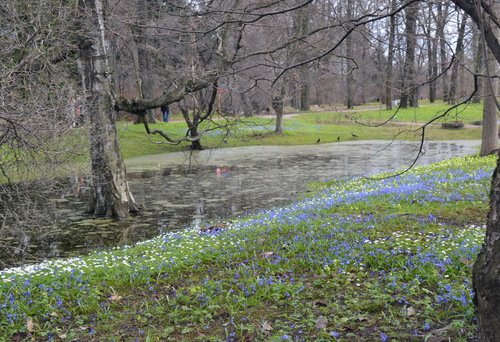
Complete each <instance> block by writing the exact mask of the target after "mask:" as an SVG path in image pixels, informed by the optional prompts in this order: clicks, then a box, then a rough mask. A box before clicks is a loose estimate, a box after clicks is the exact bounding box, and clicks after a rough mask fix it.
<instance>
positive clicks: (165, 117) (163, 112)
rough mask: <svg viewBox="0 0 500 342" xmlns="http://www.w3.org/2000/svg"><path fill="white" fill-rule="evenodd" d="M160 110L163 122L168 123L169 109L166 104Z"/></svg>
mask: <svg viewBox="0 0 500 342" xmlns="http://www.w3.org/2000/svg"><path fill="white" fill-rule="evenodd" d="M160 109H161V115H162V117H163V122H168V119H169V117H170V108H169V107H168V104H166V105H163V106H161V107H160Z"/></svg>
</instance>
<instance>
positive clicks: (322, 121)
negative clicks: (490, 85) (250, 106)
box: [119, 104, 482, 158]
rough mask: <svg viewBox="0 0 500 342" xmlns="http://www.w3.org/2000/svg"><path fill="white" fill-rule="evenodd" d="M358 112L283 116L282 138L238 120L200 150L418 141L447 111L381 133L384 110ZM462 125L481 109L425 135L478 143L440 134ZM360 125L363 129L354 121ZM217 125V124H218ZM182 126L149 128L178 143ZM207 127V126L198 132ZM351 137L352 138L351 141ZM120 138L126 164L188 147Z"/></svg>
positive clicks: (136, 135) (477, 134) (400, 116)
mask: <svg viewBox="0 0 500 342" xmlns="http://www.w3.org/2000/svg"><path fill="white" fill-rule="evenodd" d="M367 108H371V107H366V108H363V107H360V108H359V110H357V111H349V112H347V111H343V112H308V113H301V114H294V115H288V116H287V115H285V120H284V123H283V129H284V133H283V134H281V135H276V134H274V127H275V121H274V119H273V118H265V117H251V118H241V119H239V120H238V122H230V124H231V126H230V128H229V129H228V130H216V131H210V132H208V133H207V134H206V135H203V137H202V144H203V145H204V146H205V147H207V148H223V147H236V146H250V145H309V144H315V143H316V142H317V141H318V139H319V140H320V143H332V142H338V141H340V142H343V141H351V140H392V139H394V138H396V139H400V140H420V139H421V133H422V132H421V130H419V128H420V127H421V126H422V123H424V122H426V121H428V120H430V119H431V118H434V117H436V116H438V115H440V114H441V113H442V112H443V111H445V110H446V109H447V108H449V107H448V106H447V105H444V104H443V105H424V106H422V107H420V108H411V109H404V110H400V111H399V112H398V113H397V115H396V119H395V120H394V121H391V122H390V123H388V124H385V125H383V126H380V127H371V126H374V125H377V124H378V123H380V122H382V121H384V120H387V119H388V118H389V117H390V116H391V115H392V114H393V112H392V111H386V110H385V109H377V110H373V109H372V110H367ZM455 114H457V115H459V119H460V120H463V121H464V122H466V123H470V122H473V121H478V120H481V115H482V113H481V107H480V105H469V106H467V107H463V108H460V109H459V110H456V111H454V112H453V113H452V114H450V116H448V117H447V118H446V120H440V121H438V122H437V124H435V125H431V126H429V127H428V128H427V130H426V139H429V140H459V139H480V138H481V127H479V126H477V127H467V128H465V129H459V130H449V129H442V128H441V126H440V123H442V122H445V121H453V120H454V115H455ZM354 118H355V119H356V120H359V121H360V122H362V123H363V124H364V125H362V124H358V123H356V122H355V121H354ZM217 122H218V123H221V121H220V120H219V121H217ZM185 127H186V125H185V123H184V122H183V121H181V118H176V120H175V121H172V122H169V123H157V124H153V125H151V128H152V129H161V130H164V131H165V132H166V133H168V134H169V135H170V136H172V137H173V138H177V139H179V138H182V137H183V136H184V135H185V133H186V128H185ZM207 127H210V124H208V125H205V126H203V127H202V128H207ZM353 133H354V135H355V136H353ZM119 137H120V144H121V147H122V151H123V154H124V156H125V158H130V157H137V156H141V155H146V154H156V153H168V152H175V151H180V150H185V149H186V148H187V146H188V145H187V144H186V143H183V144H180V145H169V144H165V140H163V139H162V138H161V137H160V136H155V135H147V134H146V132H145V131H144V127H143V126H142V125H133V124H131V123H121V124H120V125H119Z"/></svg>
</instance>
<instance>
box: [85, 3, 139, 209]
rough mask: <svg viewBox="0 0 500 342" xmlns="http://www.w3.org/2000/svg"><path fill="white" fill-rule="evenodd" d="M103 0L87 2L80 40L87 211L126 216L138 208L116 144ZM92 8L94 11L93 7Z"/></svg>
mask: <svg viewBox="0 0 500 342" xmlns="http://www.w3.org/2000/svg"><path fill="white" fill-rule="evenodd" d="M104 5H105V0H90V1H87V2H86V6H87V7H86V8H83V10H86V12H87V14H89V13H90V12H91V13H92V14H89V16H90V18H91V19H89V21H88V22H87V25H86V26H87V27H86V28H87V31H88V32H87V37H88V38H85V39H84V41H83V42H82V43H81V44H80V48H81V49H80V51H81V55H82V60H83V62H84V69H85V74H86V77H85V79H86V80H87V81H88V82H89V85H88V90H89V92H90V93H91V97H92V100H93V101H92V103H90V104H89V105H90V109H89V111H88V114H89V116H90V139H91V149H90V157H91V172H92V179H91V186H92V191H91V201H90V211H91V212H93V213H94V214H95V215H99V216H104V215H105V216H115V217H126V216H128V214H129V212H135V211H138V210H139V205H138V204H137V203H136V202H135V200H134V197H133V196H132V193H131V192H130V189H129V186H128V182H127V178H126V170H125V165H124V163H123V160H122V157H121V154H120V148H119V145H118V134H117V131H116V112H115V111H114V109H113V96H112V93H111V91H112V90H111V79H110V75H112V73H111V72H110V70H111V69H110V68H109V64H108V59H107V42H106V41H105V32H104V27H105V25H104V11H103V8H104ZM94 10H95V11H94Z"/></svg>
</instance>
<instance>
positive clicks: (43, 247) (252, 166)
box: [0, 141, 480, 268]
mask: <svg viewBox="0 0 500 342" xmlns="http://www.w3.org/2000/svg"><path fill="white" fill-rule="evenodd" d="M479 144H480V143H479V142H478V141H448V142H429V143H426V144H425V146H424V155H423V156H422V157H421V158H420V159H419V160H418V163H417V164H426V163H431V162H436V161H439V160H443V159H448V158H451V157H454V156H463V155H468V154H474V153H476V152H477V149H478V147H479ZM417 151H418V144H417V143H409V142H394V143H392V144H388V143H387V142H380V141H360V142H348V143H347V142H346V143H334V144H324V145H314V146H287V147H267V146H266V147H263V146H259V147H242V148H228V149H219V150H206V151H194V152H179V153H172V154H165V155H155V156H146V157H140V158H134V159H129V160H127V161H126V164H127V170H128V173H129V181H130V186H131V189H132V192H133V194H134V196H135V197H136V199H137V200H138V201H139V202H141V203H143V204H144V205H145V208H146V210H145V211H144V212H142V213H140V214H139V215H136V216H133V217H130V218H128V219H126V220H122V221H114V220H109V219H93V218H92V217H89V216H85V215H84V214H83V211H84V209H85V205H86V204H85V203H86V194H87V192H88V184H87V179H86V178H85V177H81V176H74V177H71V178H70V179H69V182H68V186H67V188H66V189H65V190H64V191H60V192H57V193H53V194H51V195H50V196H49V198H50V199H49V201H48V204H50V206H51V208H53V209H54V210H56V211H57V212H58V213H59V217H60V219H59V220H58V222H57V223H56V224H50V225H48V226H43V227H36V229H34V230H33V231H32V232H25V231H24V232H23V233H22V234H19V232H17V231H16V230H12V232H13V233H12V234H9V230H7V231H6V232H5V231H4V232H3V234H2V235H4V236H1V237H0V241H2V244H4V245H5V244H9V245H10V246H11V247H12V248H10V251H15V252H14V253H12V252H7V250H8V249H5V251H4V252H3V253H2V252H0V260H1V263H0V268H4V267H9V266H15V265H20V264H23V263H29V262H39V261H41V260H44V259H47V258H55V257H65V256H73V255H78V254H83V253H87V252H89V251H92V250H96V249H102V248H109V247H111V246H117V245H124V244H133V243H135V242H137V241H141V240H145V239H148V238H151V237H154V236H156V235H158V234H161V233H163V232H165V231H169V230H175V229H184V228H186V227H201V226H204V225H206V224H208V223H209V222H219V221H224V220H228V219H230V218H232V217H235V216H238V215H241V214H244V213H248V212H254V211H258V210H260V209H264V208H270V207H273V206H280V205H283V204H287V203H290V202H291V201H293V200H294V199H296V198H298V196H300V195H301V194H303V193H305V192H306V191H308V187H307V184H308V183H310V182H313V181H326V180H332V179H340V178H346V177H353V176H368V175H371V174H374V173H378V172H381V171H391V170H397V169H400V168H402V167H405V166H407V165H409V164H411V163H412V161H413V159H414V158H415V156H416V154H417ZM14 232H15V233H14Z"/></svg>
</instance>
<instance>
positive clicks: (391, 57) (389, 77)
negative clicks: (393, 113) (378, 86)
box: [385, 0, 397, 109]
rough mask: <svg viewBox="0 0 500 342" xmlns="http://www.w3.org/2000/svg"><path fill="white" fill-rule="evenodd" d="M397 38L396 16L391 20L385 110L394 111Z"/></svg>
mask: <svg viewBox="0 0 500 342" xmlns="http://www.w3.org/2000/svg"><path fill="white" fill-rule="evenodd" d="M396 5H397V3H396V0H391V12H394V11H395V10H396ZM395 36H396V16H394V15H393V16H391V17H390V18H389V42H388V46H387V68H386V71H385V108H386V109H392V88H393V86H394V85H393V82H394V81H393V78H394V75H393V63H394V40H395Z"/></svg>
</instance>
